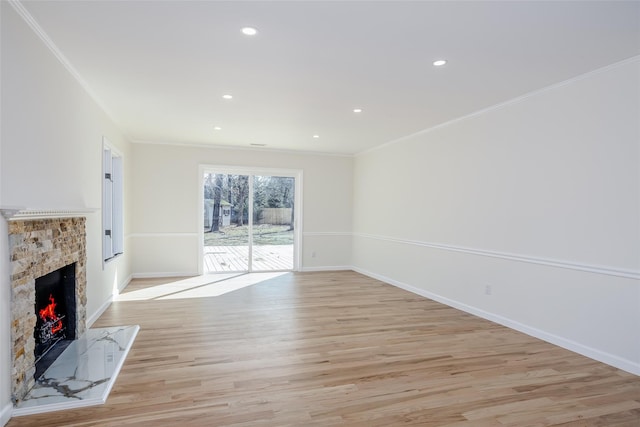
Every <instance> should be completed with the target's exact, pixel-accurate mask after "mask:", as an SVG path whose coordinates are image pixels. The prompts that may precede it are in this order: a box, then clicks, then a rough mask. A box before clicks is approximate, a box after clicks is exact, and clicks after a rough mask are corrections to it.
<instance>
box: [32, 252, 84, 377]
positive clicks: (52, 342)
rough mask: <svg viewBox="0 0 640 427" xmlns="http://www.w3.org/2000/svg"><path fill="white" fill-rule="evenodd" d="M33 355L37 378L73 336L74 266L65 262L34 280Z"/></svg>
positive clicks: (74, 311)
mask: <svg viewBox="0 0 640 427" xmlns="http://www.w3.org/2000/svg"><path fill="white" fill-rule="evenodd" d="M35 288H36V297H35V300H36V301H35V314H36V326H35V328H34V331H33V337H34V339H35V350H34V355H35V358H36V372H35V374H34V377H35V378H36V379H37V378H39V377H40V375H42V374H43V373H44V371H46V370H47V368H48V367H49V366H51V364H52V363H53V362H54V361H55V360H56V358H57V357H58V356H59V355H60V353H62V352H63V351H64V349H65V348H67V346H68V345H69V344H70V343H71V342H72V341H73V340H74V339H76V331H75V327H74V326H75V324H76V294H75V290H76V265H75V263H73V264H69V265H66V266H64V267H62V268H59V269H57V270H54V271H52V272H51V273H49V274H46V275H44V276H41V277H38V278H37V279H36V282H35Z"/></svg>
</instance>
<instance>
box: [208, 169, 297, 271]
mask: <svg viewBox="0 0 640 427" xmlns="http://www.w3.org/2000/svg"><path fill="white" fill-rule="evenodd" d="M201 169H202V173H201V179H202V181H201V182H202V188H201V191H202V196H203V198H202V201H203V203H202V230H203V233H202V235H203V238H202V272H203V273H216V272H250V271H283V270H294V269H296V266H297V262H296V259H297V247H296V242H297V240H298V239H297V238H296V236H297V235H298V234H299V233H297V230H296V222H297V221H296V217H297V214H296V193H297V189H296V174H289V176H287V175H288V174H284V176H279V174H277V175H276V174H273V175H272V174H266V173H264V172H260V173H234V171H229V170H225V169H224V168H215V167H210V168H201Z"/></svg>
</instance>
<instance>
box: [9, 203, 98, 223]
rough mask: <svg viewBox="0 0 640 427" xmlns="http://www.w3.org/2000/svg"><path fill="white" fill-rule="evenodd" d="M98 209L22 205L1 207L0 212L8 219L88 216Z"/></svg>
mask: <svg viewBox="0 0 640 427" xmlns="http://www.w3.org/2000/svg"><path fill="white" fill-rule="evenodd" d="M96 211H98V209H96V208H79V209H78V208H73V209H31V208H26V207H22V206H1V207H0V213H1V214H2V216H3V217H4V218H5V219H6V220H7V221H11V220H18V219H46V218H72V217H79V216H87V214H90V213H93V212H96Z"/></svg>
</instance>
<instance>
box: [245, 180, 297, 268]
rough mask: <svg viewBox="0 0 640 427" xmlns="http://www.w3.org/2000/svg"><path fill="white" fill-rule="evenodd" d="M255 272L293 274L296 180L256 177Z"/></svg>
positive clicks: (252, 234) (253, 255) (254, 194)
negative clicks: (281, 271)
mask: <svg viewBox="0 0 640 427" xmlns="http://www.w3.org/2000/svg"><path fill="white" fill-rule="evenodd" d="M252 187H253V197H252V199H253V204H252V218H251V219H252V226H251V237H252V238H251V240H252V244H253V245H252V248H251V251H250V253H251V265H252V267H251V268H252V271H274V270H292V269H293V254H294V247H293V244H294V238H293V236H294V226H295V221H294V214H295V212H294V202H295V200H294V195H295V179H294V178H293V177H281V176H261V175H254V176H253V185H252Z"/></svg>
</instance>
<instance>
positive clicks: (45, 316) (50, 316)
mask: <svg viewBox="0 0 640 427" xmlns="http://www.w3.org/2000/svg"><path fill="white" fill-rule="evenodd" d="M57 305H58V304H56V301H55V299H53V295H49V305H47V306H46V307H45V308H43V309H41V310H40V311H39V314H40V318H41V319H42V320H45V321H46V320H51V321H54V322H55V323H54V324H53V326H51V333H52V334H55V333H56V332H58V331H59V330H60V329H62V320H60V319H59V318H58V316H57V315H56V312H55V309H56V306H57Z"/></svg>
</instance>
